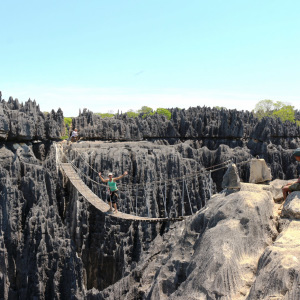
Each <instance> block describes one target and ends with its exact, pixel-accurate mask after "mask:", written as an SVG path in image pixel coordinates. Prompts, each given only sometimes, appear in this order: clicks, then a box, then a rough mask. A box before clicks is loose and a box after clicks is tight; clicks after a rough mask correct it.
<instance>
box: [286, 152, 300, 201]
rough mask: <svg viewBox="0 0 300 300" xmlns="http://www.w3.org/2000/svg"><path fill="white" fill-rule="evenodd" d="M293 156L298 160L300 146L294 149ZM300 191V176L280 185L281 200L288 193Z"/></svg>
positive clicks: (299, 158) (299, 157)
mask: <svg viewBox="0 0 300 300" xmlns="http://www.w3.org/2000/svg"><path fill="white" fill-rule="evenodd" d="M293 156H294V157H295V159H296V160H297V161H300V148H298V149H297V150H295V151H294V153H293ZM295 191H300V177H299V178H298V180H297V181H294V182H290V183H288V184H286V185H285V186H283V187H282V194H283V200H285V199H286V197H287V196H288V194H289V193H291V192H295Z"/></svg>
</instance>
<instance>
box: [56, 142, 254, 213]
mask: <svg viewBox="0 0 300 300" xmlns="http://www.w3.org/2000/svg"><path fill="white" fill-rule="evenodd" d="M71 150H72V151H74V152H75V153H77V154H78V156H79V157H80V158H81V159H82V161H83V162H84V163H85V164H87V165H88V166H89V168H91V169H92V170H93V171H94V172H95V173H97V175H98V171H97V170H95V169H94V168H93V167H92V166H91V165H90V164H89V163H88V162H87V161H86V159H85V158H84V157H83V156H82V155H81V153H80V152H79V151H77V150H76V149H73V148H72V149H71ZM61 153H62V154H63V156H64V157H65V158H66V160H67V161H69V162H70V160H69V159H68V157H67V155H66V154H65V153H64V152H63V150H62V147H61ZM75 160H76V157H75V158H74V159H73V160H72V161H71V162H70V163H71V165H72V166H73V168H74V169H75V170H76V171H77V172H79V173H80V174H82V176H84V177H85V178H87V179H88V180H89V181H91V182H92V183H95V184H96V185H99V186H100V187H104V188H107V186H106V185H104V184H101V183H99V182H97V181H94V180H93V179H91V178H90V177H89V176H87V175H86V174H84V173H83V171H81V170H80V169H79V168H78V167H77V166H76V165H75V164H74V161H75ZM250 161H251V159H249V160H248V161H244V162H240V163H236V165H241V164H244V163H247V162H250ZM230 163H232V161H231V160H227V161H224V162H222V163H220V164H217V165H213V166H211V167H208V168H203V169H201V170H200V171H196V172H190V173H189V174H185V175H183V176H180V177H174V178H169V179H165V180H164V181H162V180H161V178H160V179H159V180H156V181H151V182H141V183H139V184H137V183H136V184H122V183H119V184H118V185H119V186H120V187H121V188H123V189H124V188H125V189H126V190H127V192H129V191H131V192H132V193H133V192H134V190H135V198H136V205H135V210H136V212H135V213H136V214H137V213H138V212H137V210H138V208H137V198H138V197H139V198H140V197H141V198H143V199H145V200H146V201H147V200H148V197H147V193H146V191H145V184H146V187H148V188H149V189H151V187H152V186H153V185H155V184H157V185H158V186H159V187H160V186H161V185H162V184H164V185H165V197H163V202H164V207H165V215H168V213H167V211H166V187H167V185H173V184H174V182H173V181H174V180H176V182H177V183H178V184H180V182H182V184H183V191H182V193H183V195H182V196H183V197H184V188H186V190H187V193H188V189H187V183H186V179H187V178H191V177H192V178H194V177H197V176H199V175H202V174H207V175H208V176H209V178H208V181H209V193H210V197H211V195H212V183H213V182H212V178H211V173H212V172H216V171H219V170H221V169H224V168H227V167H228V165H229V164H230ZM219 166H222V167H219ZM216 167H219V168H216ZM159 187H158V189H159ZM139 188H144V193H143V195H142V196H138V192H137V191H138V189H139ZM119 193H121V194H124V195H125V197H126V191H125V192H122V191H120V190H119ZM182 200H183V199H182ZM188 200H189V204H190V209H191V213H192V214H193V210H192V208H191V201H190V197H189V195H188ZM182 210H184V208H183V207H182ZM148 214H149V212H148Z"/></svg>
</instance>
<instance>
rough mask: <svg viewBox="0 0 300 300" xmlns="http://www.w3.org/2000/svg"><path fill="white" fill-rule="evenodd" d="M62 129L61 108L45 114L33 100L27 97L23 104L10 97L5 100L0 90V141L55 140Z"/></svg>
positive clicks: (62, 131) (61, 132)
mask: <svg viewBox="0 0 300 300" xmlns="http://www.w3.org/2000/svg"><path fill="white" fill-rule="evenodd" d="M64 130H65V129H64V117H63V112H62V110H61V109H58V111H57V112H56V113H55V112H54V110H52V111H51V112H50V113H49V114H47V115H45V114H44V113H42V112H41V111H40V107H39V105H37V104H36V102H35V101H31V100H30V99H29V100H28V101H27V102H25V104H23V103H19V101H18V99H15V100H13V98H12V97H10V98H9V100H8V101H7V102H6V101H5V100H2V98H1V92H0V141H1V140H5V141H15V142H26V141H33V140H46V139H47V140H56V139H59V138H60V137H61V136H62V135H63V134H64Z"/></svg>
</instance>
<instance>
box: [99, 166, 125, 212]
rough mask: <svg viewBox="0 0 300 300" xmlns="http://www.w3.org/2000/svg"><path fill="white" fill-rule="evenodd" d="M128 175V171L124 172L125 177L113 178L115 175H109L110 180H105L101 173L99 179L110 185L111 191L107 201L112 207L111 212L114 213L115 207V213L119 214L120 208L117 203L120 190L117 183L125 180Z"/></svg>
mask: <svg viewBox="0 0 300 300" xmlns="http://www.w3.org/2000/svg"><path fill="white" fill-rule="evenodd" d="M127 174H128V172H127V171H125V172H124V174H123V175H121V176H119V177H114V178H113V173H109V174H108V179H104V178H103V177H102V176H101V172H99V177H100V179H101V181H102V182H105V183H107V185H108V189H109V194H108V196H107V201H108V204H109V206H110V209H109V212H113V209H112V206H113V207H114V209H115V211H114V213H117V212H118V208H117V202H118V188H117V183H116V181H117V180H119V179H121V178H123V177H124V176H126V175H127Z"/></svg>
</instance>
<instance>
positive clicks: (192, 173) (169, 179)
mask: <svg viewBox="0 0 300 300" xmlns="http://www.w3.org/2000/svg"><path fill="white" fill-rule="evenodd" d="M72 150H73V151H74V152H76V153H78V155H79V156H80V157H81V159H82V160H83V162H84V163H86V164H87V165H88V166H89V167H90V168H91V169H92V170H93V171H94V172H96V173H97V174H98V173H99V172H98V171H97V170H95V169H94V168H93V167H92V166H91V165H90V164H89V163H88V162H87V161H86V159H85V158H84V157H83V156H82V155H81V153H80V152H79V151H77V150H76V149H73V148H72ZM247 162H248V161H247ZM230 163H232V160H226V161H224V162H222V163H220V164H217V165H213V166H211V167H208V168H203V169H201V170H200V171H195V172H190V173H189V174H186V175H184V176H180V177H174V178H168V179H165V180H164V181H161V180H154V181H151V182H147V183H148V184H149V183H150V184H159V183H164V182H167V183H169V184H171V185H172V184H173V180H176V181H177V182H178V183H179V182H181V181H182V182H183V181H184V180H185V179H184V178H189V177H195V176H197V175H201V174H203V173H205V171H206V173H209V172H216V171H219V170H222V169H225V168H227V167H228V165H229V164H230ZM244 163H246V162H244ZM238 164H240V163H238ZM221 165H224V166H223V167H220V168H217V169H214V170H210V171H208V170H209V169H212V168H215V167H217V166H221ZM236 165H237V164H236ZM118 185H119V186H120V187H122V186H124V187H125V188H130V187H136V186H140V187H143V186H144V183H136V184H131V183H129V184H122V183H119V184H118Z"/></svg>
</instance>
